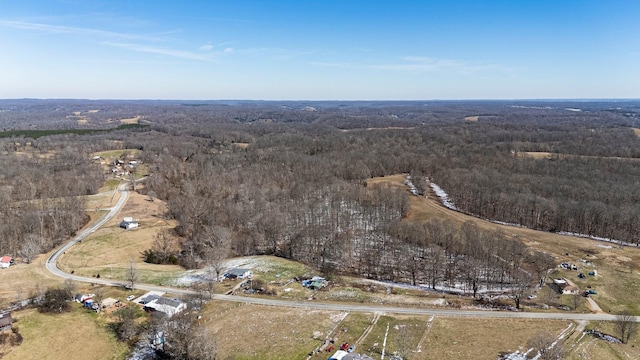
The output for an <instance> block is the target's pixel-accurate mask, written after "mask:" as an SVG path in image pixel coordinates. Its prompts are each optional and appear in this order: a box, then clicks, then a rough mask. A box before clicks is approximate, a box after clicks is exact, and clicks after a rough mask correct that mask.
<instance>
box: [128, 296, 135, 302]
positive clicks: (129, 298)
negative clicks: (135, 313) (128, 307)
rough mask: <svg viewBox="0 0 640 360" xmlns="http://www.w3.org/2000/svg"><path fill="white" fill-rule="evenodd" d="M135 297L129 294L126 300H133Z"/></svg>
mask: <svg viewBox="0 0 640 360" xmlns="http://www.w3.org/2000/svg"><path fill="white" fill-rule="evenodd" d="M135 298H136V296H135V295H129V296H127V301H131V300H133V299H135Z"/></svg>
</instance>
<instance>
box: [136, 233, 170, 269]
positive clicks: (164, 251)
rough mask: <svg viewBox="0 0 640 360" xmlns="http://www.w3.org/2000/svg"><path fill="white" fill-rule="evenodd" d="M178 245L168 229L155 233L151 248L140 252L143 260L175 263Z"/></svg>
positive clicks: (157, 262) (153, 262) (154, 262)
mask: <svg viewBox="0 0 640 360" xmlns="http://www.w3.org/2000/svg"><path fill="white" fill-rule="evenodd" d="M178 251H179V249H178V245H177V243H176V239H175V238H174V237H173V236H172V235H171V231H170V230H163V231H161V232H159V233H157V234H156V236H155V237H154V241H153V243H152V244H151V249H149V250H145V251H143V252H142V257H143V259H144V261H145V262H148V263H152V264H176V263H177V262H178Z"/></svg>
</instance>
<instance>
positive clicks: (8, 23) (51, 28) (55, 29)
mask: <svg viewBox="0 0 640 360" xmlns="http://www.w3.org/2000/svg"><path fill="white" fill-rule="evenodd" d="M0 26H4V27H10V28H15V29H23V30H33V31H42V32H47V33H50V34H72V35H90V36H100V37H104V38H119V39H129V40H147V41H161V40H164V38H161V37H158V36H150V35H140V34H128V33H119V32H115V31H106V30H100V29H91V28H82V27H73V26H63V25H51V24H42V23H32V22H23V21H12V20H0Z"/></svg>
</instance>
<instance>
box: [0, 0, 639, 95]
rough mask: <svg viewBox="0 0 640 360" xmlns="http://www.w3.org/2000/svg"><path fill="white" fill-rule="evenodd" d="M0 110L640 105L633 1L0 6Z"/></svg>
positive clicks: (61, 1)
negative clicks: (193, 102)
mask: <svg viewBox="0 0 640 360" xmlns="http://www.w3.org/2000/svg"><path fill="white" fill-rule="evenodd" d="M0 9H1V11H0V98H23V97H30V98H87V99H264V100H430V99H541V98H544V99H547V98H572V99H575V98H640V20H639V19H640V1H631V0H629V1H624V0H619V1H618V0H611V1H602V0H563V1H557V0H553V1H550V0H549V1H547V0H537V1H519V0H509V1H507V0H505V1H497V0H496V1H492V0H483V1H478V0H476V1H444V0H442V1H428V0H422V1H402V0H398V1H383V0H376V1H374V0H363V1H360V0H351V1H349V0H325V1H319V0H316V1H304V0H296V1H268V0H263V1H244V0H226V1H218V0H209V1H195V0H193V1H180V2H179V1H163V0H156V1H146V0H136V1H131V0H126V1H124V0H117V1H110V0H95V1H89V0H84V1H80V0H46V1H44V0H40V1H37V0H20V1H14V0H0Z"/></svg>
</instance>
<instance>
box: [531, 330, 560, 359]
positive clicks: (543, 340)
mask: <svg viewBox="0 0 640 360" xmlns="http://www.w3.org/2000/svg"><path fill="white" fill-rule="evenodd" d="M527 347H528V348H530V349H533V350H534V351H532V352H531V354H530V355H529V358H535V359H539V360H562V359H564V356H565V351H564V346H563V345H562V343H561V342H560V341H558V340H557V339H556V338H555V337H554V336H553V335H551V334H549V333H541V334H538V335H537V336H535V337H534V338H532V339H530V340H529V341H528V342H527Z"/></svg>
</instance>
